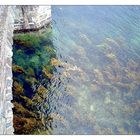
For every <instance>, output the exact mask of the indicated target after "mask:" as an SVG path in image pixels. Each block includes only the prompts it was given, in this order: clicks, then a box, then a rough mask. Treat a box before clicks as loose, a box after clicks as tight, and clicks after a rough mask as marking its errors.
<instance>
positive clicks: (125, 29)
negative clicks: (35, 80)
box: [38, 6, 140, 134]
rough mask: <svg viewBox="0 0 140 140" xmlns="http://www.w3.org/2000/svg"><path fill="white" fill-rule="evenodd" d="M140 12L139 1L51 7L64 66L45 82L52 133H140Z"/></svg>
mask: <svg viewBox="0 0 140 140" xmlns="http://www.w3.org/2000/svg"><path fill="white" fill-rule="evenodd" d="M139 13H140V7H139V6H52V20H53V22H52V29H51V30H52V36H51V42H52V44H53V47H54V48H55V50H56V58H57V60H58V61H59V63H60V65H59V66H55V71H54V72H53V78H52V79H51V80H50V82H49V83H47V87H48V91H49V93H48V96H47V98H46V100H45V104H47V106H48V109H47V111H46V114H45V115H46V116H47V117H49V118H51V119H48V120H47V121H46V127H47V129H49V130H51V134H140V14H139ZM42 57H43V56H42ZM45 57H46V55H44V59H45ZM38 63H39V62H38ZM39 80H40V83H41V82H43V81H44V80H45V78H44V77H41V78H40V79H39Z"/></svg>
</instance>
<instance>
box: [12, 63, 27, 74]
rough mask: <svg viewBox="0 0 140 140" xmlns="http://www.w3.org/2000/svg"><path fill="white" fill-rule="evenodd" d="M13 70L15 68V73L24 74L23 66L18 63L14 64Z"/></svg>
mask: <svg viewBox="0 0 140 140" xmlns="http://www.w3.org/2000/svg"><path fill="white" fill-rule="evenodd" d="M12 70H13V72H14V73H18V74H23V73H24V70H23V68H22V67H21V66H18V65H13V66H12Z"/></svg>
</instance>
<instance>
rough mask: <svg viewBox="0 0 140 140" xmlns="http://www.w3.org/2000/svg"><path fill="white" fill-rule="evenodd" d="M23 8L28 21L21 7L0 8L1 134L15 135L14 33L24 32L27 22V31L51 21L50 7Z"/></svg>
mask: <svg viewBox="0 0 140 140" xmlns="http://www.w3.org/2000/svg"><path fill="white" fill-rule="evenodd" d="M23 7H25V9H26V10H25V12H26V19H24V16H25V14H23V15H22V14H21V11H20V9H19V7H17V6H0V134H13V133H14V128H13V112H12V108H13V104H12V103H11V100H12V83H13V80H12V55H13V53H12V44H13V32H14V30H24V23H25V20H26V24H29V25H28V27H27V28H25V29H32V28H33V29H35V28H42V27H44V26H45V25H46V24H48V23H49V22H50V20H51V8H50V6H28V7H26V6H23ZM34 8H36V9H34ZM32 9H33V10H32ZM22 16H23V17H22ZM19 17H20V18H19ZM18 19H19V20H18ZM27 20H28V21H27Z"/></svg>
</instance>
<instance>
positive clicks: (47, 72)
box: [42, 66, 53, 79]
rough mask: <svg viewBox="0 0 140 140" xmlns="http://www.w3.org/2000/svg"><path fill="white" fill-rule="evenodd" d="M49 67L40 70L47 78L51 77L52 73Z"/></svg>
mask: <svg viewBox="0 0 140 140" xmlns="http://www.w3.org/2000/svg"><path fill="white" fill-rule="evenodd" d="M50 70H51V68H50V67H47V66H46V67H44V68H43V70H42V72H43V73H44V75H45V76H46V77H47V78H48V79H52V77H53V74H52V73H50Z"/></svg>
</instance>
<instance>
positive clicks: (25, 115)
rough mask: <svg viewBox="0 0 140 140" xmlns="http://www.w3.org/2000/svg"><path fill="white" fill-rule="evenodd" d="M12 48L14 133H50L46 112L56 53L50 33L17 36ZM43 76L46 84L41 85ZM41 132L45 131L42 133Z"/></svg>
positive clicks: (48, 31) (49, 31) (47, 31)
mask: <svg viewBox="0 0 140 140" xmlns="http://www.w3.org/2000/svg"><path fill="white" fill-rule="evenodd" d="M13 40H14V45H13V52H14V56H13V68H12V69H13V80H14V81H13V104H14V109H13V111H14V128H15V134H36V133H43V134H47V133H50V132H48V131H46V127H45V125H46V122H45V118H46V116H45V113H46V110H47V108H48V107H47V105H46V104H45V99H46V98H47V96H48V84H49V82H50V80H51V78H52V77H53V71H55V68H54V66H53V65H52V64H51V59H52V58H53V59H56V52H55V49H54V47H53V44H52V42H51V30H50V29H47V30H46V31H45V32H43V33H42V32H41V33H40V32H39V33H38V32H37V33H26V34H15V36H14V38H13ZM42 77H45V81H44V82H41V79H42ZM41 130H42V132H41Z"/></svg>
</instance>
